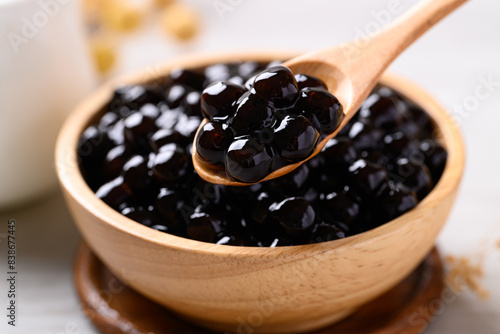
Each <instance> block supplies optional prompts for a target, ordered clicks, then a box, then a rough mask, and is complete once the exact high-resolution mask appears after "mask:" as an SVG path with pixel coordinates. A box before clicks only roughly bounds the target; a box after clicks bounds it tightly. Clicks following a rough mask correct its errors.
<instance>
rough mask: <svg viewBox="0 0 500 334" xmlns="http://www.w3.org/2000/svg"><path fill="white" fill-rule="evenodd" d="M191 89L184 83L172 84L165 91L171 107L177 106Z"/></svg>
mask: <svg viewBox="0 0 500 334" xmlns="http://www.w3.org/2000/svg"><path fill="white" fill-rule="evenodd" d="M191 91H192V90H191V88H189V87H187V86H184V85H178V84H175V85H172V86H170V87H169V88H168V89H167V91H166V92H165V101H166V102H167V104H168V106H169V107H170V108H177V107H179V106H180V105H181V103H182V101H183V100H184V99H185V98H186V96H187V95H188V94H189V93H190V92H191Z"/></svg>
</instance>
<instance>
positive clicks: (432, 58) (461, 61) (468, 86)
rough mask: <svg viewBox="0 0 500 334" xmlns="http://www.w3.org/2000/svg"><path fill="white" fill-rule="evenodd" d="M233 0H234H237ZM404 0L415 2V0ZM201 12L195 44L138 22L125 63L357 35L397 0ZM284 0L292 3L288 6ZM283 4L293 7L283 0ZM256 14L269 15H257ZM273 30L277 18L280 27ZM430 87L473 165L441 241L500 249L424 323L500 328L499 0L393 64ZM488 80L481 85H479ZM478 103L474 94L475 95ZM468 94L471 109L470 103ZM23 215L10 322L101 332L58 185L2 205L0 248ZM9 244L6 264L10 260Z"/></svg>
mask: <svg viewBox="0 0 500 334" xmlns="http://www.w3.org/2000/svg"><path fill="white" fill-rule="evenodd" d="M221 1H223V2H226V3H228V2H229V1H224V0H221ZM395 1H396V3H398V4H400V6H401V8H408V7H409V6H410V5H411V4H412V3H415V2H416V0H413V1H409V0H401V1H397V0H395ZM190 2H191V3H193V4H194V5H196V6H198V8H199V10H200V12H201V14H202V19H203V32H202V34H201V36H200V37H199V39H198V40H197V41H195V42H193V43H192V44H189V45H183V46H181V45H177V44H175V43H174V42H173V41H171V40H168V38H165V37H164V36H161V34H160V33H158V32H157V29H156V28H157V27H155V26H154V24H153V23H151V24H149V25H148V26H146V27H145V28H144V29H143V30H142V31H140V32H138V33H134V34H132V35H131V36H130V37H129V38H128V40H127V41H126V42H125V44H124V45H123V49H122V52H123V57H122V59H121V62H120V63H119V66H118V69H117V71H116V73H122V72H125V71H129V70H134V69H138V68H142V67H145V66H151V65H153V64H156V63H158V62H161V61H163V60H166V59H168V58H170V57H172V56H176V55H179V54H182V53H184V52H191V51H192V52H194V51H200V50H211V51H214V50H236V49H252V48H254V49H255V48H257V49H264V48H273V49H288V50H310V49H314V48H320V47H323V46H327V45H330V44H336V43H339V42H342V41H347V40H350V39H352V38H354V37H355V36H356V34H358V32H359V31H363V30H364V29H365V27H366V26H367V25H369V24H372V23H373V22H377V21H376V19H375V15H374V14H373V13H374V12H380V11H381V10H384V9H387V8H388V3H389V1H384V0H376V1H374V0H371V1H368V0H358V1H350V2H348V1H328V0H323V1H319V0H317V1H298V0H295V1H265V0H254V1H242V0H241V1H232V3H234V4H235V6H234V8H233V10H232V11H230V12H226V13H225V15H223V16H222V17H221V16H219V15H218V14H217V12H216V11H215V9H214V3H216V1H202V0H191V1H190ZM284 4H286V6H284ZM282 6H284V7H286V8H281V7H282ZM255 24H258V25H259V26H255ZM275 30H277V31H276V32H275ZM391 70H392V71H393V72H396V73H399V74H402V75H404V76H406V77H408V78H410V79H412V80H414V81H415V82H417V83H418V84H420V85H421V86H422V87H424V88H425V89H427V90H428V91H430V92H432V94H433V95H434V96H435V97H436V98H437V99H438V100H439V101H440V102H441V103H442V104H443V105H444V106H446V107H447V108H448V109H449V110H450V111H452V112H453V113H454V114H456V115H457V116H458V117H459V119H460V124H461V128H462V129H463V134H464V138H465V141H466V146H467V151H468V152H467V153H468V154H467V155H468V158H467V167H466V172H465V177H464V179H463V183H462V187H461V190H460V194H459V197H458V199H457V202H456V205H455V207H454V209H453V212H452V214H451V216H450V217H449V220H448V222H447V224H446V227H445V228H444V230H443V231H442V233H441V235H440V237H439V240H438V245H439V247H440V249H441V251H442V252H443V254H445V255H455V256H461V255H468V256H471V257H472V258H473V259H474V258H477V257H478V256H479V255H478V254H479V253H480V251H481V249H483V248H484V246H485V245H491V247H492V251H491V252H490V253H489V254H488V255H487V257H486V258H485V259H484V262H483V268H484V271H485V275H484V278H483V279H482V283H483V285H484V287H485V288H486V289H487V290H489V291H490V293H491V297H490V299H489V300H487V301H483V300H480V299H479V298H478V297H477V296H476V295H475V294H473V293H472V292H470V291H466V292H464V293H462V294H459V295H458V296H457V298H456V299H454V301H452V302H449V303H446V304H445V305H444V307H443V309H442V310H441V312H440V313H441V314H440V315H439V317H438V318H437V319H435V320H434V321H433V322H432V323H431V325H430V326H429V328H428V329H427V330H426V332H425V333H428V334H437V333H440V334H442V333H445V334H446V333H450V334H451V333H453V334H462V333H481V334H494V333H495V334H498V333H500V249H498V248H497V249H496V250H493V246H492V245H493V244H494V242H495V241H497V240H500V209H499V204H498V200H499V198H500V197H499V195H500V178H499V177H498V176H499V175H500V174H499V167H498V166H500V154H499V150H498V148H497V147H496V145H497V144H498V143H499V139H498V136H499V130H498V129H499V128H500V110H499V109H500V1H498V0H475V1H472V2H471V3H469V4H467V5H465V6H464V7H463V8H461V9H459V10H458V11H457V12H456V13H455V14H453V15H452V16H450V17H449V18H447V19H445V20H444V21H443V22H442V23H440V24H439V25H438V26H437V27H435V28H434V29H433V30H432V31H431V32H429V33H428V34H427V35H425V36H424V37H422V39H421V40H420V41H418V42H417V43H416V44H415V45H414V46H412V47H411V48H410V49H408V50H407V51H406V52H405V53H404V54H403V55H402V56H401V57H400V58H399V59H398V60H397V61H396V62H395V63H394V64H393V65H392V66H391ZM488 78H490V80H492V81H493V82H496V85H494V86H493V87H492V92H491V94H490V96H489V97H486V98H481V99H476V98H475V97H474V96H475V94H476V93H475V90H476V87H477V86H478V85H481V82H482V81H483V80H488ZM481 89H483V88H481ZM474 100H475V101H476V102H478V103H477V105H467V103H472V101H474ZM464 103H465V104H466V107H467V108H468V109H469V111H467V108H465V109H464V110H465V111H466V114H465V113H462V114H460V113H459V110H460V106H461V105H462V106H463V105H464ZM10 218H14V219H16V221H17V240H18V272H19V276H18V288H17V289H18V319H17V321H18V326H16V327H15V328H12V327H10V326H7V325H6V323H7V320H6V317H5V315H4V314H5V313H6V311H5V308H6V305H7V296H6V291H7V286H6V279H4V278H3V277H4V276H2V279H1V280H0V309H1V310H3V311H1V312H0V333H41V334H74V333H97V332H96V330H95V329H94V328H93V326H92V325H91V323H90V322H89V321H88V320H87V319H86V318H85V317H84V316H83V315H82V313H81V312H80V309H79V302H78V299H77V297H76V295H75V291H74V286H73V281H72V263H73V257H74V254H75V250H76V247H77V245H78V243H79V241H80V237H79V234H78V231H77V230H76V228H75V226H74V225H73V223H72V219H71V217H70V215H69V213H68V211H67V209H66V207H65V204H64V202H63V199H62V197H61V195H60V193H59V191H58V190H57V188H55V189H54V191H53V192H52V193H51V194H47V195H46V196H45V198H43V199H40V200H38V201H37V202H35V203H31V204H27V205H25V206H24V207H21V208H17V209H8V210H6V211H3V212H1V213H0V224H1V225H0V226H1V227H0V254H5V249H6V247H5V245H6V242H5V235H4V234H2V233H5V232H6V222H7V220H8V219H10ZM4 258H5V256H4V255H1V256H0V263H1V264H0V268H1V269H2V270H1V271H2V273H4V272H6V270H4V268H5V261H4V260H5V259H4Z"/></svg>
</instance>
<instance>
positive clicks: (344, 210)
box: [321, 191, 360, 224]
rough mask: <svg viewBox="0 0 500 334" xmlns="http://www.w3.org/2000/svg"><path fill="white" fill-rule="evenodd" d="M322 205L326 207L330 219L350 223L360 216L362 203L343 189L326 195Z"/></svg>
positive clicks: (326, 213) (326, 214)
mask: <svg viewBox="0 0 500 334" xmlns="http://www.w3.org/2000/svg"><path fill="white" fill-rule="evenodd" d="M321 205H322V206H323V208H324V209H325V210H324V212H325V214H324V215H325V216H327V217H328V218H329V220H330V221H340V222H342V223H346V224H350V223H353V222H355V221H356V220H357V219H358V217H359V216H360V205H359V203H357V202H356V200H354V199H352V198H350V197H349V196H347V195H346V194H345V193H344V192H343V191H334V192H331V193H328V194H326V195H324V197H323V198H322V200H321Z"/></svg>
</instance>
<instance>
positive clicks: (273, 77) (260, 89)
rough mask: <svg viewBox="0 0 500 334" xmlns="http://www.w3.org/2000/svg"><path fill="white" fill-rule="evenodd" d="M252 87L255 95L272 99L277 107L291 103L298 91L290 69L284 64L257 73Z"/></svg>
mask: <svg viewBox="0 0 500 334" xmlns="http://www.w3.org/2000/svg"><path fill="white" fill-rule="evenodd" d="M252 88H253V90H254V91H255V93H256V94H257V95H259V96H260V97H262V98H263V99H265V100H268V101H272V102H273V103H274V106H275V107H278V108H281V107H285V106H289V105H291V104H292V103H293V102H294V101H295V100H296V99H297V96H298V91H299V88H298V86H297V81H295V77H294V76H293V74H292V71H290V69H289V68H287V67H284V66H275V67H271V68H268V69H266V70H265V71H263V72H261V73H259V74H258V75H257V76H256V77H255V81H254V82H253V86H252Z"/></svg>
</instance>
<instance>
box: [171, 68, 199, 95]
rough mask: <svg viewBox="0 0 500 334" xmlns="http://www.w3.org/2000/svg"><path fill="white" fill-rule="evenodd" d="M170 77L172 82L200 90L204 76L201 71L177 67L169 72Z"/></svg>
mask: <svg viewBox="0 0 500 334" xmlns="http://www.w3.org/2000/svg"><path fill="white" fill-rule="evenodd" d="M170 79H171V80H172V83H175V84H180V85H184V86H189V87H191V88H193V89H196V90H198V91H200V90H202V89H203V83H204V82H205V79H206V78H205V75H204V74H203V73H202V72H199V71H193V70H187V69H183V68H178V69H174V70H173V71H172V72H170Z"/></svg>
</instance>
